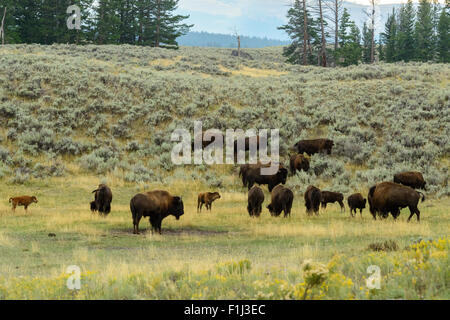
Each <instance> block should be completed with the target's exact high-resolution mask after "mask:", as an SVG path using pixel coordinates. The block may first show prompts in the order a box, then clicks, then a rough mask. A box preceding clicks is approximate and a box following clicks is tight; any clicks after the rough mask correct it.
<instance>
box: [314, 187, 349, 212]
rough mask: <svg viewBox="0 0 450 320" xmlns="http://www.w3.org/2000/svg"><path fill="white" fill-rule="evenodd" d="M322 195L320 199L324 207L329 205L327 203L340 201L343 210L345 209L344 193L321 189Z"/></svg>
mask: <svg viewBox="0 0 450 320" xmlns="http://www.w3.org/2000/svg"><path fill="white" fill-rule="evenodd" d="M321 194H322V197H321V199H320V203H321V204H322V208H323V209H325V208H326V207H327V203H335V202H337V203H339V205H340V206H341V211H342V210H344V211H345V207H344V195H343V194H342V193H339V192H332V191H321Z"/></svg>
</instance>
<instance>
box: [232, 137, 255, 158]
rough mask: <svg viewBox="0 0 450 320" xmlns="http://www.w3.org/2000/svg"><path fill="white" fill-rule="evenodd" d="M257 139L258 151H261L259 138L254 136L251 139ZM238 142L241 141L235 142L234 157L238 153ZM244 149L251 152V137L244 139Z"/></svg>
mask: <svg viewBox="0 0 450 320" xmlns="http://www.w3.org/2000/svg"><path fill="white" fill-rule="evenodd" d="M255 137H256V148H257V150H259V144H260V141H259V136H253V137H251V138H255ZM238 141H239V139H236V140H234V155H235V156H236V155H237V153H238ZM243 147H244V149H242V150H243V151H249V150H250V137H245V139H244V146H243Z"/></svg>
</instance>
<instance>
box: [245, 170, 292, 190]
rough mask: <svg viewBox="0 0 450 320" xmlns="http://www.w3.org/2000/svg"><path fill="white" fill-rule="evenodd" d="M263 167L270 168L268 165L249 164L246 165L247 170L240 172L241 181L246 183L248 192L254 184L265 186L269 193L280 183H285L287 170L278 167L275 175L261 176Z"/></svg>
mask: <svg viewBox="0 0 450 320" xmlns="http://www.w3.org/2000/svg"><path fill="white" fill-rule="evenodd" d="M263 166H266V167H270V164H267V165H262V164H251V165H248V168H247V169H246V170H245V171H244V172H242V181H243V182H245V183H246V185H247V187H248V190H250V189H251V187H253V185H254V184H255V183H257V184H259V185H263V184H267V185H268V187H269V191H272V189H273V188H274V187H275V186H276V185H278V184H280V183H281V184H285V183H286V180H287V175H288V170H287V169H286V168H284V167H283V166H282V165H279V166H278V171H277V173H275V174H273V175H263V174H261V168H262V167H263Z"/></svg>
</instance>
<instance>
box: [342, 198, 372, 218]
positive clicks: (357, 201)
mask: <svg viewBox="0 0 450 320" xmlns="http://www.w3.org/2000/svg"><path fill="white" fill-rule="evenodd" d="M347 203H348V207H349V208H350V214H351V216H352V217H354V216H355V215H356V209H359V213H360V214H361V217H362V211H363V209H364V208H365V207H366V203H367V199H364V197H363V196H362V194H361V193H355V194H352V195H351V196H349V197H348V198H347ZM353 211H354V212H355V214H353Z"/></svg>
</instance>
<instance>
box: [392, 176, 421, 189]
mask: <svg viewBox="0 0 450 320" xmlns="http://www.w3.org/2000/svg"><path fill="white" fill-rule="evenodd" d="M394 182H395V183H399V184H403V185H405V186H408V187H411V188H413V189H422V190H425V191H427V189H426V187H425V185H426V184H427V183H426V182H425V180H424V179H423V176H422V174H421V173H420V172H416V171H410V172H402V173H397V174H396V175H394Z"/></svg>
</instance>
